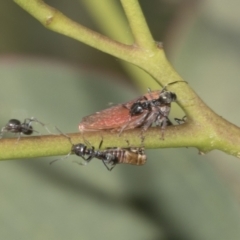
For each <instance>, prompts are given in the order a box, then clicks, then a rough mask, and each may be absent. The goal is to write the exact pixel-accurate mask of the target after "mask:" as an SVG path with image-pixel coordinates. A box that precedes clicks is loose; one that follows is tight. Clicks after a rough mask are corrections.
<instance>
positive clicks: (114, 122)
mask: <svg viewBox="0 0 240 240" xmlns="http://www.w3.org/2000/svg"><path fill="white" fill-rule="evenodd" d="M159 94H160V91H153V92H151V94H149V93H147V94H145V95H144V96H143V97H146V98H147V99H149V100H151V99H153V98H158V96H159ZM143 97H141V98H143ZM139 99H140V98H137V99H134V100H132V101H129V102H127V103H125V104H118V105H115V106H112V107H110V108H107V109H104V110H102V111H100V112H96V113H94V114H91V115H88V116H86V117H84V118H83V119H82V121H81V122H80V123H79V131H80V132H83V131H98V130H107V129H116V130H119V129H121V128H122V126H124V125H129V126H131V122H136V120H137V119H138V118H139V116H132V117H131V116H130V114H129V110H130V109H131V106H132V105H133V104H134V103H135V102H136V101H139ZM135 127H138V126H135ZM130 128H134V127H129V128H128V127H127V128H126V129H130Z"/></svg>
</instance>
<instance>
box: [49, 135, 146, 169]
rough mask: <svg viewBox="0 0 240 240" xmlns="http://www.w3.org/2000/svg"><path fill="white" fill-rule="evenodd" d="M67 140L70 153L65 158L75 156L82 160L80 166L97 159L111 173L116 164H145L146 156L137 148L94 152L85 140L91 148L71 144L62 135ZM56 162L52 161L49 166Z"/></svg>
mask: <svg viewBox="0 0 240 240" xmlns="http://www.w3.org/2000/svg"><path fill="white" fill-rule="evenodd" d="M63 135H64V136H66V137H67V138H68V140H69V141H70V143H71V144H72V148H71V151H70V152H69V154H68V155H67V156H66V157H68V156H69V155H70V154H72V153H73V154H75V155H77V156H79V157H81V158H83V159H84V161H85V163H84V164H81V163H80V165H86V164H87V163H89V162H90V161H91V160H92V159H93V158H97V159H99V160H102V162H103V164H104V165H105V166H106V168H107V169H108V170H109V171H111V170H112V169H113V168H114V167H115V165H116V164H120V163H126V164H132V165H143V164H145V163H146V160H147V156H146V154H145V153H144V148H137V147H128V148H118V147H115V148H107V149H105V150H95V148H94V147H93V146H91V145H90V143H89V142H87V141H86V140H85V142H86V143H87V144H88V145H90V146H91V147H87V145H85V144H83V143H78V144H73V143H72V141H71V138H70V137H69V136H67V135H65V134H63ZM102 143H103V140H101V142H100V144H99V147H98V148H99V149H100V148H101V146H102ZM55 161H57V159H56V160H53V161H52V162H51V163H50V164H52V163H53V162H55Z"/></svg>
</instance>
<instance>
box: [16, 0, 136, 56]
mask: <svg viewBox="0 0 240 240" xmlns="http://www.w3.org/2000/svg"><path fill="white" fill-rule="evenodd" d="M14 1H15V2H16V3H17V4H18V5H19V6H21V7H22V8H23V9H25V10H26V11H27V12H28V13H30V14H31V15H32V16H33V17H35V18H36V19H37V20H38V21H39V22H40V23H42V24H43V25H44V26H45V27H46V28H48V29H50V30H52V31H55V32H58V33H61V34H63V35H66V36H68V37H71V38H73V39H76V40H78V41H80V42H83V43H85V44H87V45H89V46H91V47H94V48H96V49H98V50H101V51H103V52H105V53H108V54H111V55H112V56H115V57H118V58H121V59H123V60H125V61H129V60H130V56H131V55H132V54H134V55H138V53H137V52H136V49H135V48H133V47H131V46H129V45H125V44H122V43H119V42H117V41H114V40H111V39H110V38H107V37H105V36H103V35H101V34H100V33H97V32H95V31H92V30H90V29H88V28H86V27H84V26H82V25H81V24H79V23H76V22H74V21H72V20H71V19H69V18H68V17H66V16H65V15H64V14H62V13H61V12H59V11H58V10H56V9H55V8H53V7H50V6H49V5H47V4H46V3H44V2H43V1H42V0H14ZM132 51H133V52H134V53H132V54H131V52H132Z"/></svg>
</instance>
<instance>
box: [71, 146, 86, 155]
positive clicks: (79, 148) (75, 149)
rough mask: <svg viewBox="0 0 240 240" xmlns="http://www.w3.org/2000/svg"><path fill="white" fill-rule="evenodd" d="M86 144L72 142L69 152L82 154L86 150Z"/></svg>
mask: <svg viewBox="0 0 240 240" xmlns="http://www.w3.org/2000/svg"><path fill="white" fill-rule="evenodd" d="M86 149H87V146H86V145H85V144H83V143H78V144H73V145H72V149H71V152H72V153H74V154H76V155H77V156H80V157H81V156H83V155H84V154H85V152H86Z"/></svg>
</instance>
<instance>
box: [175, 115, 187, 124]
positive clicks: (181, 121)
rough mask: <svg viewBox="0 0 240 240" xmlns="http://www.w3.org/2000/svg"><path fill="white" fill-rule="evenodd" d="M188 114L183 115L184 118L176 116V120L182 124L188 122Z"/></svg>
mask: <svg viewBox="0 0 240 240" xmlns="http://www.w3.org/2000/svg"><path fill="white" fill-rule="evenodd" d="M186 119H187V116H183V117H182V118H174V120H175V121H176V122H177V123H178V124H179V125H180V124H183V123H185V122H186Z"/></svg>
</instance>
